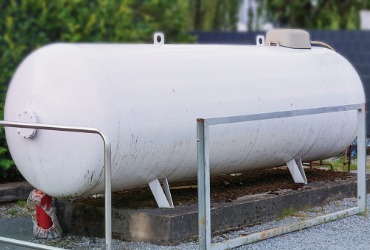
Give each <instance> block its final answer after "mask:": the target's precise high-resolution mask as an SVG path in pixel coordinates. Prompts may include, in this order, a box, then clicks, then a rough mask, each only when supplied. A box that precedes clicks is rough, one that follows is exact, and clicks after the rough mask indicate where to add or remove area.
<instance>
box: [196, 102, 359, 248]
mask: <svg viewBox="0 0 370 250" xmlns="http://www.w3.org/2000/svg"><path fill="white" fill-rule="evenodd" d="M349 110H357V112H358V118H357V119H358V130H357V131H358V150H359V152H358V157H359V159H358V164H359V166H358V172H357V178H358V181H357V183H358V184H357V190H358V207H356V208H351V209H347V210H343V211H339V212H337V213H333V214H328V215H324V216H319V217H317V218H314V219H311V220H308V221H302V222H299V223H296V224H292V225H288V226H285V227H282V228H275V229H271V230H268V231H264V232H260V233H255V234H253V235H249V236H245V237H241V238H237V239H233V240H229V241H226V242H223V243H218V244H216V246H217V247H216V249H228V248H232V247H236V246H240V245H243V244H248V243H251V242H253V241H257V240H262V239H266V238H269V237H274V236H277V235H281V234H283V233H287V232H292V231H295V230H299V229H302V228H306V227H309V226H310V225H317V224H315V223H318V224H321V223H324V222H327V221H330V220H334V219H338V218H342V217H345V216H349V215H353V214H356V213H359V212H364V211H366V147H365V139H366V114H365V113H366V112H365V105H364V104H363V103H361V104H350V105H342V106H332V107H321V108H313V109H301V110H290V111H278V112H270V113H260V114H250V115H240V116H228V117H215V118H207V119H204V118H198V119H197V135H198V137H197V145H198V151H197V154H198V206H199V221H198V227H199V247H200V249H211V248H212V249H213V245H212V244H211V231H212V230H211V214H210V202H209V201H210V197H209V196H210V193H209V189H210V168H209V151H208V147H209V138H208V133H209V132H208V130H209V126H211V125H219V124H227V123H238V122H248V121H260V120H269V119H275V118H287V117H295V116H304V115H316V114H323V113H335V112H343V111H349ZM207 191H208V192H207ZM207 201H208V202H207ZM301 227H302V228H301ZM295 228H296V229H295ZM208 235H209V237H208ZM266 235H271V236H269V237H266Z"/></svg>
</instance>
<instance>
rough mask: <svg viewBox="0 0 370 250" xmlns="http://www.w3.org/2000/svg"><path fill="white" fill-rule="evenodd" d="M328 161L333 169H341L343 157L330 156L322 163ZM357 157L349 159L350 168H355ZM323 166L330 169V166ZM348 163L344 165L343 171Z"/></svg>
mask: <svg viewBox="0 0 370 250" xmlns="http://www.w3.org/2000/svg"><path fill="white" fill-rule="evenodd" d="M326 162H330V163H331V165H332V166H333V169H334V170H335V171H343V163H344V157H339V158H332V159H328V160H325V161H324V163H326ZM356 163H357V159H351V170H357V164H356ZM323 167H324V168H328V169H330V166H327V165H325V166H323ZM347 169H348V165H346V166H345V167H344V171H347Z"/></svg>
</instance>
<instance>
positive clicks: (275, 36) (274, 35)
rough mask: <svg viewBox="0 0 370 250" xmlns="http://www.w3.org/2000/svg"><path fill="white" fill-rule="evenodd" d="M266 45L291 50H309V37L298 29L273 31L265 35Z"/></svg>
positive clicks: (305, 32)
mask: <svg viewBox="0 0 370 250" xmlns="http://www.w3.org/2000/svg"><path fill="white" fill-rule="evenodd" d="M266 44H267V45H269V46H283V47H287V48H292V49H311V44H310V35H309V34H308V32H307V31H304V30H300V29H274V30H269V31H268V32H267V33H266Z"/></svg>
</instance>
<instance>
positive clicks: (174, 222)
mask: <svg viewBox="0 0 370 250" xmlns="http://www.w3.org/2000/svg"><path fill="white" fill-rule="evenodd" d="M367 183H368V187H369V184H370V177H369V176H368V177H367ZM368 190H369V189H368ZM356 193H357V182H356V177H355V176H354V177H351V178H349V179H347V180H338V181H335V182H316V183H309V184H307V185H306V186H305V187H304V188H303V189H301V190H281V191H279V192H273V193H265V194H258V195H252V196H245V197H240V198H239V199H238V200H235V201H233V202H229V203H220V204H212V208H211V209H212V211H211V214H212V231H213V233H221V232H224V231H227V230H230V229H236V228H239V227H241V226H250V225H254V224H256V223H261V222H266V221H270V220H272V219H275V218H277V217H279V216H280V215H281V214H282V212H283V210H284V209H286V208H293V209H295V210H302V209H306V208H309V207H313V206H320V205H324V204H326V203H328V202H331V201H334V200H338V199H342V198H346V197H354V196H356ZM58 216H59V220H60V222H61V224H62V228H63V230H64V231H65V232H66V233H69V234H76V235H85V236H97V237H104V204H102V206H101V207H93V206H89V205H86V204H81V203H78V202H68V201H65V200H59V201H58ZM112 223H113V228H112V230H113V237H115V238H119V239H124V240H128V241H142V242H152V243H155V244H176V243H179V242H180V241H183V240H185V239H188V238H192V237H196V236H197V234H198V207H197V204H192V205H186V206H177V207H176V206H175V208H173V209H163V208H161V209H160V208H156V209H140V210H134V209H119V208H113V215H112Z"/></svg>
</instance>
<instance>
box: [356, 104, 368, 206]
mask: <svg viewBox="0 0 370 250" xmlns="http://www.w3.org/2000/svg"><path fill="white" fill-rule="evenodd" d="M357 114H358V118H357V121H358V128H357V182H358V184H357V197H358V207H359V209H360V212H365V211H366V110H365V106H364V107H363V108H362V109H358V112H357Z"/></svg>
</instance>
